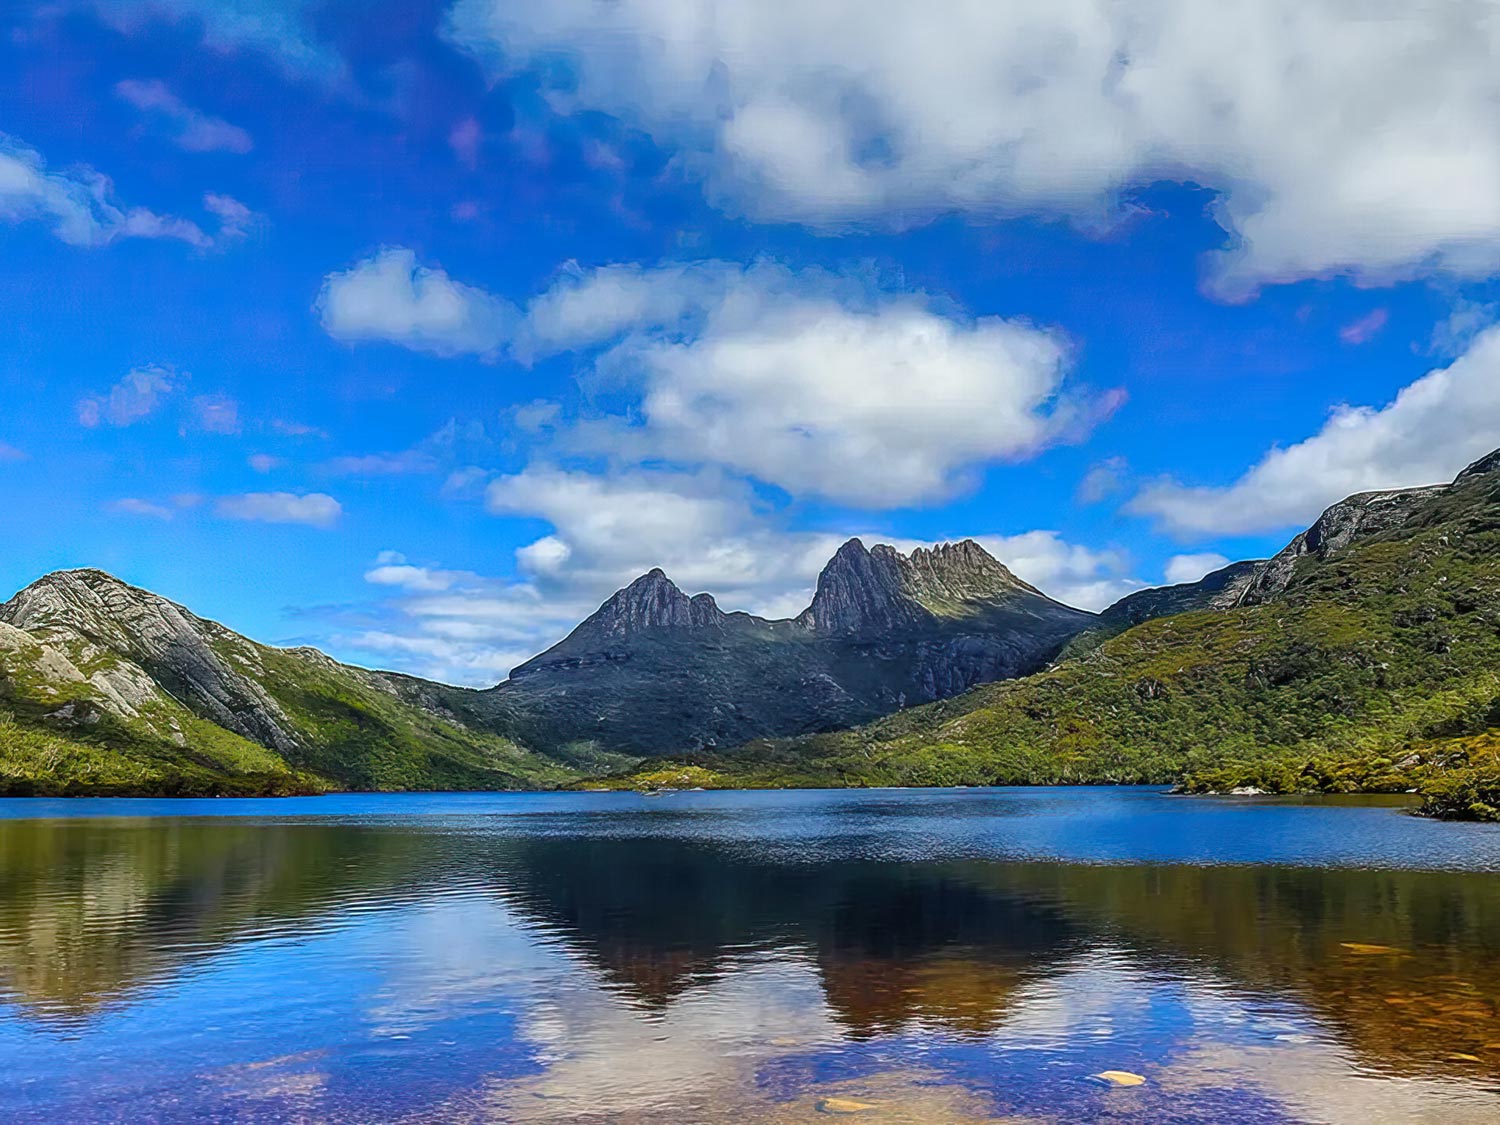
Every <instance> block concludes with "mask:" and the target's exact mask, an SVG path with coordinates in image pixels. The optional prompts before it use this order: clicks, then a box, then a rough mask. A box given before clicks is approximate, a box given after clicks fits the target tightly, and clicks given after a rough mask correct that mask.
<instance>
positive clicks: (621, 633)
mask: <svg viewBox="0 0 1500 1125" xmlns="http://www.w3.org/2000/svg"><path fill="white" fill-rule="evenodd" d="M724 619H725V615H724V613H723V612H721V611H720V609H719V607H718V605H716V604H715V602H714V599H713V597H712V595H710V594H698V595H697V596H695V597H691V598H690V597H688V596H687V595H686V594H684V593H683V592H682V591H681V590H679V589H678V588H677V586H676V585H675V584H674V583H673V582H672V580H671V579H670V578H668V577H667V576H666V575H665V574H664V573H663V572H662V571H661V569H660V568H657V569H655V570H652V571H650V572H649V573H647V574H643V575H642V576H641V577H640V578H637V579H636V580H635V581H634V582H632V583H631V584H630V585H629V586H626V587H625V588H624V589H623V590H621V591H620V592H619V593H617V594H615V595H614V596H613V597H612V598H610V599H609V601H607V602H605V603H604V604H603V605H602V606H600V607H599V609H598V611H596V612H595V613H594V615H593V616H592V617H590V618H589V619H588V620H587V621H585V622H584V623H583V624H582V625H580V626H579V629H580V630H587V631H588V632H589V633H591V634H593V635H596V636H605V637H628V636H631V635H632V634H634V633H638V632H641V631H643V630H647V629H711V628H716V627H720V626H722V625H723V624H724Z"/></svg>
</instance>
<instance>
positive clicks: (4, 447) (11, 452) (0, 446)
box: [0, 441, 28, 464]
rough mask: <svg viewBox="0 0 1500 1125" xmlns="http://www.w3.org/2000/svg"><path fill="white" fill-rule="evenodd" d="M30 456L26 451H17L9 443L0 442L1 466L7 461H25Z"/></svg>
mask: <svg viewBox="0 0 1500 1125" xmlns="http://www.w3.org/2000/svg"><path fill="white" fill-rule="evenodd" d="M27 458H28V454H27V453H26V451H25V450H24V449H17V448H16V447H15V446H14V445H11V444H10V442H8V441H0V464H4V463H5V462H6V461H25V460H27Z"/></svg>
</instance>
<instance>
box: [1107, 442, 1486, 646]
mask: <svg viewBox="0 0 1500 1125" xmlns="http://www.w3.org/2000/svg"><path fill="white" fill-rule="evenodd" d="M1497 470H1500V451H1496V452H1495V453H1491V454H1490V455H1488V456H1487V457H1483V458H1481V459H1480V460H1478V461H1476V462H1475V463H1474V464H1472V465H1470V466H1469V467H1468V468H1467V469H1465V470H1464V471H1463V472H1461V473H1460V474H1459V475H1458V476H1457V478H1455V480H1454V482H1453V483H1452V484H1451V485H1449V484H1435V485H1426V486H1423V487H1421V488H1400V489H1390V490H1387V491H1383V492H1361V493H1357V494H1355V495H1353V496H1349V497H1346V498H1345V499H1343V500H1340V501H1339V502H1338V503H1337V504H1334V505H1332V506H1330V507H1329V508H1328V509H1327V510H1326V511H1324V512H1323V514H1322V515H1320V516H1319V517H1318V518H1317V520H1316V521H1315V522H1314V523H1313V525H1312V526H1311V527H1309V528H1308V529H1307V530H1306V531H1304V532H1302V534H1300V535H1298V536H1297V537H1296V538H1295V539H1293V540H1292V541H1291V542H1290V543H1288V544H1287V545H1286V546H1285V547H1283V548H1282V549H1281V550H1280V551H1278V552H1277V553H1276V554H1275V555H1274V556H1272V557H1271V558H1269V559H1261V560H1257V561H1252V562H1238V563H1232V564H1230V565H1229V566H1227V567H1224V568H1223V569H1222V570H1216V571H1214V572H1213V573H1212V574H1210V575H1207V576H1206V577H1204V578H1202V579H1200V580H1199V581H1197V582H1190V583H1186V584H1184V585H1180V586H1163V587H1159V588H1157V589H1151V590H1140V591H1138V592H1136V593H1134V594H1130V595H1129V596H1127V597H1125V598H1122V599H1120V601H1118V602H1116V603H1115V604H1114V605H1112V606H1110V607H1109V608H1108V609H1106V610H1105V611H1104V612H1103V613H1102V614H1100V615H1099V616H1100V619H1101V621H1102V622H1103V623H1104V624H1105V625H1106V626H1108V627H1110V628H1112V629H1115V630H1119V629H1125V628H1129V627H1130V626H1131V625H1137V624H1139V623H1140V622H1142V621H1148V620H1150V619H1152V618H1155V617H1166V616H1169V615H1171V614H1175V613H1187V612H1189V611H1190V610H1203V609H1233V608H1235V607H1236V606H1242V605H1258V604H1260V603H1263V602H1268V601H1274V600H1275V599H1277V598H1279V597H1280V596H1281V595H1282V594H1284V593H1285V592H1286V591H1287V589H1288V588H1289V587H1290V586H1291V584H1292V582H1293V581H1294V580H1295V578H1296V575H1297V566H1298V564H1299V563H1300V562H1302V560H1304V559H1307V558H1317V559H1326V558H1329V557H1330V556H1332V555H1335V554H1337V553H1339V552H1340V551H1344V550H1347V549H1348V548H1349V547H1350V546H1351V545H1352V544H1354V543H1356V542H1359V541H1361V540H1364V539H1368V538H1370V537H1371V536H1375V535H1380V534H1383V533H1385V532H1388V531H1393V530H1395V529H1397V528H1400V527H1401V526H1402V525H1403V524H1405V523H1406V521H1407V520H1408V519H1409V518H1410V516H1411V515H1412V513H1413V512H1415V511H1417V510H1418V509H1419V508H1421V507H1422V506H1423V505H1424V504H1426V503H1427V502H1428V501H1429V500H1432V499H1434V498H1435V497H1438V496H1441V495H1443V494H1444V493H1445V492H1448V491H1449V490H1451V489H1454V488H1458V487H1462V486H1464V485H1466V484H1467V483H1468V482H1469V481H1471V480H1474V479H1476V478H1478V477H1481V476H1484V475H1486V474H1489V473H1493V472H1496V471H1497Z"/></svg>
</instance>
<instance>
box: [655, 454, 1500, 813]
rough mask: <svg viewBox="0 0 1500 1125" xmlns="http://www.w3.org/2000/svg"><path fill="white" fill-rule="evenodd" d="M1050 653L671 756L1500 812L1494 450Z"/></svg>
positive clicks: (1499, 548)
mask: <svg viewBox="0 0 1500 1125" xmlns="http://www.w3.org/2000/svg"><path fill="white" fill-rule="evenodd" d="M1069 651H1070V653H1071V654H1072V655H1071V656H1069V657H1068V658H1065V659H1061V660H1059V661H1058V662H1057V663H1056V664H1054V665H1053V666H1051V667H1050V668H1048V669H1046V670H1045V671H1042V672H1040V673H1038V674H1035V675H1032V676H1028V677H1025V678H1020V679H1013V680H1009V681H1006V682H1002V683H992V684H988V685H985V686H981V687H978V688H976V689H975V690H973V691H970V692H967V693H965V694H963V695H961V696H958V697H956V698H953V699H949V700H945V701H941V702H937V703H934V704H932V705H929V706H925V707H917V708H913V709H910V710H907V711H905V712H903V713H901V714H899V715H893V716H890V717H887V718H885V719H882V720H879V721H876V722H874V723H871V724H869V725H866V726H862V727H860V728H858V729H854V730H849V731H844V732H837V733H828V734H821V735H817V736H810V737H804V738H800V739H792V740H767V741H764V742H760V743H757V744H754V745H751V746H747V747H743V748H741V749H739V750H737V751H736V752H734V753H733V754H700V755H696V756H692V757H689V758H686V759H679V760H678V761H679V762H683V763H686V764H687V765H688V768H689V769H691V770H692V771H693V772H692V776H693V778H694V780H695V782H696V783H698V784H720V785H723V784H740V785H771V784H775V785H851V784H852V785H940V784H949V785H951V784H969V785H982V784H1025V783H1049V784H1052V783H1069V782H1120V783H1127V782H1153V783H1167V782H1182V783H1184V784H1185V786H1186V787H1188V788H1190V789H1216V790H1222V789H1228V788H1231V787H1236V786H1250V787H1254V788H1258V789H1262V790H1267V791H1273V792H1295V791H1306V790H1334V791H1354V790H1377V791H1402V790H1407V789H1413V788H1415V789H1419V790H1420V791H1421V792H1422V793H1423V794H1424V797H1425V800H1426V807H1427V809H1428V811H1430V812H1432V813H1434V814H1436V815H1445V816H1459V817H1477V818H1481V819H1500V453H1496V454H1492V455H1490V456H1489V457H1486V458H1484V459H1482V460H1481V461H1478V462H1476V463H1475V464H1474V465H1472V466H1470V467H1469V468H1468V469H1466V470H1465V471H1464V472H1463V473H1461V474H1460V475H1459V476H1458V477H1457V479H1456V480H1455V481H1454V482H1453V483H1452V484H1451V485H1444V486H1435V487H1430V488H1421V489H1406V490H1401V491H1397V492H1374V493H1365V494H1361V495H1358V496H1352V497H1350V498H1348V499H1347V500H1343V501H1341V502H1339V503H1338V504H1335V505H1333V506H1332V507H1331V508H1329V509H1328V510H1327V511H1326V512H1324V513H1323V515H1322V516H1321V517H1319V519H1318V520H1317V522H1316V523H1314V524H1313V525H1312V526H1311V527H1310V528H1308V529H1307V531H1305V532H1304V533H1303V534H1301V535H1299V536H1298V537H1297V538H1296V539H1295V540H1293V541H1292V543H1290V544H1289V545H1288V546H1287V548H1286V549H1285V550H1283V551H1282V552H1280V553H1279V554H1277V555H1276V556H1275V557H1274V558H1272V559H1268V560H1263V561H1257V562H1250V563H1241V564H1236V565H1235V566H1233V567H1229V568H1226V569H1225V570H1221V571H1219V572H1217V573H1216V574H1213V575H1209V576H1208V577H1207V578H1205V579H1203V580H1202V581H1201V582H1198V583H1194V584H1191V585H1188V586H1179V587H1171V588H1168V589H1166V590H1155V591H1145V592H1143V593H1139V594H1134V595H1131V597H1129V598H1127V599H1125V600H1124V601H1123V602H1121V603H1120V604H1118V605H1116V606H1114V607H1111V609H1110V610H1108V611H1106V612H1105V613H1104V614H1102V615H1101V617H1100V618H1099V627H1098V629H1097V630H1096V631H1095V634H1094V636H1093V637H1092V639H1091V640H1090V641H1088V642H1087V643H1085V642H1084V641H1082V640H1081V639H1080V640H1078V641H1075V642H1074V644H1073V646H1071V647H1070V650H1069ZM651 769H653V770H656V771H661V770H663V769H664V766H663V764H661V763H658V764H655V765H653V766H652V767H651Z"/></svg>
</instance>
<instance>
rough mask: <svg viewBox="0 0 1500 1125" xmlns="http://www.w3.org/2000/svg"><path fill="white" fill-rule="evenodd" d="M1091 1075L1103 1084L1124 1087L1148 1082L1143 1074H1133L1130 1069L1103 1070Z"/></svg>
mask: <svg viewBox="0 0 1500 1125" xmlns="http://www.w3.org/2000/svg"><path fill="white" fill-rule="evenodd" d="M1089 1077H1090V1078H1092V1079H1093V1080H1094V1081H1095V1082H1098V1083H1099V1084H1100V1085H1103V1086H1114V1087H1120V1088H1123V1087H1126V1086H1144V1085H1145V1084H1146V1079H1145V1078H1144V1077H1143V1076H1142V1075H1139V1074H1133V1073H1131V1072H1130V1071H1128V1070H1101V1071H1100V1072H1099V1073H1098V1074H1091V1075H1089Z"/></svg>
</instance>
